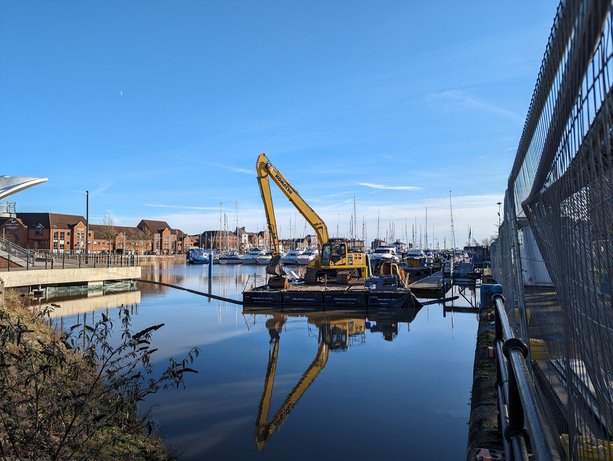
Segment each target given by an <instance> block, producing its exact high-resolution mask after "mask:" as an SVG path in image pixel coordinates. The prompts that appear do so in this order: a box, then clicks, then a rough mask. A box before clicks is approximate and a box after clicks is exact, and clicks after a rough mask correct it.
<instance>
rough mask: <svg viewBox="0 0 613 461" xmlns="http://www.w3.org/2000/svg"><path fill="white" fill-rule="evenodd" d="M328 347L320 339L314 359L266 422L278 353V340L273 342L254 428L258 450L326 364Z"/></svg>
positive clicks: (261, 448) (279, 426) (262, 447)
mask: <svg viewBox="0 0 613 461" xmlns="http://www.w3.org/2000/svg"><path fill="white" fill-rule="evenodd" d="M328 352H329V348H328V345H327V344H326V343H325V342H324V341H323V340H321V339H320V342H319V348H318V349H317V355H316V356H315V359H314V360H313V362H312V363H311V365H310V366H309V368H307V370H306V371H305V372H304V374H303V375H302V377H301V378H300V381H298V383H297V384H296V386H295V387H294V388H293V389H292V391H291V392H290V393H289V394H288V395H287V397H286V398H285V401H284V402H283V404H282V405H281V406H280V407H279V410H277V413H276V414H275V416H274V417H273V418H272V419H271V420H270V422H269V423H267V422H266V420H267V418H268V412H269V410H270V401H271V399H272V389H273V385H274V380H275V371H276V369H277V357H278V353H279V340H278V339H277V340H276V341H275V342H274V345H273V350H272V351H271V353H270V354H269V358H268V369H267V372H266V381H265V383H264V393H263V394H262V400H261V401H260V406H259V409H258V418H257V422H256V426H255V444H256V445H257V447H258V449H260V450H263V449H264V445H265V444H266V442H267V441H268V440H269V439H270V438H271V437H272V436H273V435H274V434H275V432H277V431H278V430H279V429H280V428H281V425H282V424H283V423H284V421H285V419H286V418H287V416H288V415H289V414H290V413H291V411H292V410H293V408H294V406H296V404H297V403H298V401H299V400H300V398H301V397H302V396H303V395H304V393H305V392H306V390H307V389H308V388H309V386H310V385H311V384H313V381H315V378H317V376H318V375H319V373H320V372H321V370H323V369H324V367H325V366H326V363H327V362H328Z"/></svg>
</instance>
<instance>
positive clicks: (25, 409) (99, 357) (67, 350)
mask: <svg viewBox="0 0 613 461" xmlns="http://www.w3.org/2000/svg"><path fill="white" fill-rule="evenodd" d="M48 313H49V311H48V310H47V309H42V310H40V311H38V312H37V313H35V314H32V315H30V316H26V315H24V314H23V313H21V314H18V313H16V312H14V311H13V312H11V311H9V310H5V309H0V457H1V458H3V459H51V460H59V459H71V460H72V459H168V458H169V457H170V456H169V455H168V453H167V452H166V451H165V450H164V449H163V448H162V445H161V443H160V442H159V441H156V439H153V438H148V437H147V435H146V434H145V431H144V429H143V425H144V426H145V427H146V428H147V429H148V432H149V434H151V431H152V429H153V422H152V421H151V420H150V419H149V418H146V420H145V421H143V420H140V419H139V418H137V416H136V415H137V409H138V404H139V402H141V401H142V400H143V399H144V398H145V397H146V396H147V395H149V394H151V393H154V392H156V391H158V390H159V389H162V388H167V387H180V386H184V376H185V375H186V373H195V372H196V370H194V369H193V368H190V367H189V365H190V364H191V363H192V362H193V360H194V359H195V358H196V357H197V356H198V354H199V350H198V349H197V348H193V349H192V350H191V351H189V353H188V354H187V356H186V357H185V358H184V359H182V360H180V361H177V360H174V359H170V362H169V365H168V367H167V368H166V369H165V370H164V371H163V372H162V373H161V375H159V376H154V374H153V370H152V366H151V360H152V354H154V352H155V351H156V349H154V348H152V346H151V335H152V333H154V332H155V331H156V330H158V329H160V328H161V327H163V325H164V324H159V325H153V326H150V327H148V328H145V329H144V330H141V331H138V332H136V333H133V332H132V329H131V317H130V312H129V309H128V308H126V307H123V306H122V307H120V308H118V312H117V317H118V321H119V323H120V325H121V340H120V341H117V340H115V342H116V343H117V342H118V344H115V345H113V342H112V341H111V332H112V330H113V321H112V320H111V319H110V318H109V317H108V316H107V315H105V314H102V316H101V319H100V320H99V321H97V322H96V323H95V324H94V325H93V326H90V325H81V324H79V325H75V326H73V327H72V328H71V329H70V330H69V331H67V332H61V331H54V330H52V329H49V328H43V327H42V326H43V323H44V321H45V319H46V318H47V317H48Z"/></svg>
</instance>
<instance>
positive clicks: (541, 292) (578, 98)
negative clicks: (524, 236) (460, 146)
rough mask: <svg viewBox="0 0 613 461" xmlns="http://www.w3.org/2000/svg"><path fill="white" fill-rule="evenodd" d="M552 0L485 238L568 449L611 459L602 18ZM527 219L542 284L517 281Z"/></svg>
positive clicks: (611, 176) (612, 259) (606, 28)
mask: <svg viewBox="0 0 613 461" xmlns="http://www.w3.org/2000/svg"><path fill="white" fill-rule="evenodd" d="M611 6H612V5H611V3H610V2H607V1H579V0H569V1H562V3H561V4H560V7H559V8H558V13H557V16H556V18H555V21H554V26H553V28H552V32H551V36H550V40H549V43H548V46H547V50H546V52H545V57H544V60H543V64H542V66H541V71H540V74H539V77H538V80H537V84H536V88H535V90H534V94H533V98H532V102H531V105H530V110H529V112H528V116H527V120H526V124H525V126H524V132H523V134H522V138H521V141H520V145H519V148H518V152H517V156H516V160H515V163H514V166H513V170H512V173H511V176H510V178H509V185H508V188H507V192H506V195H505V213H504V217H505V219H504V221H503V223H502V225H501V226H500V229H499V237H498V239H497V240H496V242H495V243H494V245H493V246H492V251H491V254H492V266H493V271H494V276H495V278H496V279H497V280H498V281H499V282H500V283H502V284H503V285H504V294H505V298H506V300H507V302H506V305H507V309H508V311H509V312H508V314H509V318H510V319H511V320H515V322H516V323H515V328H516V330H517V333H518V334H519V335H521V337H523V338H524V339H525V340H526V341H528V340H530V338H532V339H531V340H530V344H531V358H532V364H533V366H532V373H533V375H534V376H535V378H536V381H537V382H538V383H539V384H540V386H539V387H540V390H539V392H540V396H541V398H542V402H543V404H544V405H545V406H546V407H547V408H548V409H549V413H550V414H551V415H552V418H553V419H554V420H555V424H556V427H557V428H558V430H559V431H560V436H561V442H562V445H563V446H564V447H565V449H566V450H567V452H568V457H569V459H574V460H579V459H604V460H613V443H612V442H611V441H612V440H613V302H612V285H613V164H612V162H613V62H612V59H613V18H612V16H611ZM526 226H529V227H530V228H531V230H532V232H533V234H534V237H535V239H536V241H537V243H538V247H539V249H540V251H541V253H542V255H543V260H544V263H545V265H546V267H547V270H548V271H549V275H550V276H551V279H552V281H553V288H542V287H541V288H539V289H535V288H533V287H525V286H524V280H523V272H524V270H523V268H522V261H521V243H520V239H519V237H518V236H519V235H520V233H521V232H520V231H521V229H522V228H524V227H526Z"/></svg>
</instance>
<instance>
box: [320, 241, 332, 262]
mask: <svg viewBox="0 0 613 461" xmlns="http://www.w3.org/2000/svg"><path fill="white" fill-rule="evenodd" d="M331 253H332V245H331V244H329V243H326V244H324V246H323V247H322V249H321V264H322V266H324V267H327V266H329V265H330V257H331Z"/></svg>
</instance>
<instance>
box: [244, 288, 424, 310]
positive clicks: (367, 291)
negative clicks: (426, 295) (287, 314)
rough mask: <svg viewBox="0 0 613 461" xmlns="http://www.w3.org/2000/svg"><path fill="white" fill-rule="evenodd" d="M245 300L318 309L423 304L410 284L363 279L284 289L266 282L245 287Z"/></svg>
mask: <svg viewBox="0 0 613 461" xmlns="http://www.w3.org/2000/svg"><path fill="white" fill-rule="evenodd" d="M243 304H244V305H245V306H269V307H272V306H275V307H288V306H290V307H291V306H311V307H313V308H318V310H326V309H338V308H339V307H352V308H368V307H418V306H419V305H420V304H419V301H418V300H417V298H416V297H415V295H414V294H413V292H412V291H411V290H410V289H408V288H383V289H378V288H377V289H372V288H370V287H367V286H365V285H364V283H363V282H362V283H355V284H349V285H332V284H330V285H291V286H290V287H289V288H283V289H276V288H269V287H268V286H267V285H263V286H259V287H255V288H252V289H250V290H245V291H244V292H243Z"/></svg>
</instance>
